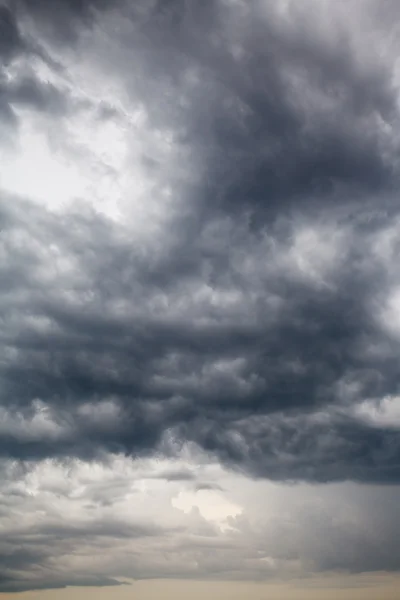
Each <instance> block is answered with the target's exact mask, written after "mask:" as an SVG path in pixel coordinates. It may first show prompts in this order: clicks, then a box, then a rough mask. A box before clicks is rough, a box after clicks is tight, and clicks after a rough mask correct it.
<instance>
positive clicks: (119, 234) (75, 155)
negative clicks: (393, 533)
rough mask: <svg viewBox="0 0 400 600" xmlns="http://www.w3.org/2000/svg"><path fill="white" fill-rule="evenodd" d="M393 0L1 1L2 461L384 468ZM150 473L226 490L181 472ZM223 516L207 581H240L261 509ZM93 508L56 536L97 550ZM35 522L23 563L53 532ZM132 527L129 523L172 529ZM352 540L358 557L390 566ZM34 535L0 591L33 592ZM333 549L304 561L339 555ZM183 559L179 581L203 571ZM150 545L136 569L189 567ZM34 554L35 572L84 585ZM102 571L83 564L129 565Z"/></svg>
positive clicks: (394, 386)
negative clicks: (227, 530) (225, 555)
mask: <svg viewBox="0 0 400 600" xmlns="http://www.w3.org/2000/svg"><path fill="white" fill-rule="evenodd" d="M385 6H386V9H385V11H383V10H378V8H377V7H378V2H375V1H374V0H367V1H366V2H361V1H358V0H352V1H350V2H348V3H347V4H346V7H345V8H344V5H343V6H342V3H339V2H338V3H329V4H328V3H325V2H319V1H317V0H304V1H303V2H294V1H293V2H290V1H289V2H283V1H282V2H272V1H267V0H265V1H261V0H260V1H256V0H254V1H251V2H241V1H240V0H236V1H234V0H231V1H228V0H226V1H222V0H221V1H216V2H208V1H201V2H200V1H197V0H195V1H193V2H184V1H183V0H182V1H177V2H158V1H156V0H154V1H150V0H141V1H140V2H135V3H129V2H122V1H121V2H116V3H115V2H107V1H106V0H97V1H92V2H84V1H78V0H75V1H73V0H70V1H67V0H57V1H55V2H51V3H50V2H46V1H44V0H43V1H39V0H35V1H29V2H28V1H27V0H26V1H23V0H20V1H18V2H15V3H12V4H11V3H6V2H2V3H0V57H1V69H0V128H1V132H2V135H1V143H0V164H1V165H2V167H0V186H1V187H0V281H1V294H0V323H1V326H0V456H1V460H2V464H3V465H8V466H7V469H8V468H11V467H9V465H12V464H14V463H13V461H15V460H17V462H19V461H22V464H23V465H24V468H25V469H27V472H36V471H35V470H36V469H41V468H42V467H41V465H48V464H50V463H51V464H53V463H54V464H55V465H65V464H67V463H68V461H70V463H71V464H84V463H85V461H89V462H90V461H91V462H92V464H101V462H102V461H107V460H114V459H111V458H110V456H114V457H119V458H118V460H125V459H123V458H122V457H124V456H125V457H129V460H131V461H132V462H134V461H137V460H145V459H148V458H157V459H162V460H167V459H168V460H171V461H174V460H181V459H182V456H185V453H187V452H189V450H188V448H189V449H190V452H194V453H195V454H196V453H198V455H199V456H201V457H203V458H202V460H206V459H204V457H208V459H207V460H209V461H210V462H214V461H215V462H217V463H219V464H220V465H222V467H223V468H224V469H228V470H232V472H234V473H236V474H238V473H240V474H241V475H236V476H237V477H239V476H240V477H242V476H244V475H245V476H247V477H251V478H256V479H260V480H263V479H268V480H275V481H281V482H287V481H298V482H299V481H300V482H301V481H302V482H310V483H316V482H343V481H349V480H351V481H353V482H359V483H365V484H386V485H388V486H389V485H391V484H398V482H399V480H400V408H399V404H400V399H399V398H400V396H399V382H400V369H399V350H400V270H399V266H398V250H399V248H400V210H399V208H398V199H397V187H398V162H397V161H398V159H397V157H398V123H399V108H398V106H399V101H398V96H399V95H398V75H397V71H398V70H397V65H396V59H397V56H398V41H397V39H396V35H395V31H394V28H393V27H394V25H393V24H394V23H396V20H397V19H398V17H399V8H398V6H397V3H395V2H387V3H386V4H385ZM196 456H197V454H196ZM115 460H117V459H115ZM127 460H128V459H127ZM49 461H50V462H49ZM81 461H83V463H81ZM222 467H221V468H222ZM4 468H6V467H4ZM13 468H14V467H13ZM15 468H17V467H15ZM18 468H19V467H18ZM46 468H47V467H46ZM49 468H50V467H49ZM60 468H61V467H60ZM63 468H64V467H63ZM163 477H165V479H166V480H167V481H168V482H169V484H170V485H172V486H174V485H181V486H189V487H190V486H194V489H195V490H197V491H196V493H199V494H203V493H208V492H210V493H211V491H213V493H214V492H215V493H216V490H217V491H218V489H219V488H218V486H219V484H218V482H217V481H215V482H213V483H212V484H211V483H210V482H208V481H207V480H197V475H194V474H193V472H192V470H189V471H183V472H182V471H179V470H178V471H174V472H171V473H170V475H167V476H165V474H164V475H163ZM255 485H256V484H255ZM257 485H258V484H257ZM260 485H263V482H262V481H261V482H260ZM174 489H175V488H174ZM221 489H222V488H221ZM387 489H389V488H387ZM221 493H222V491H221ZM382 493H383V492H382ZM21 510H22V509H21ZM46 510H47V509H46ZM107 518H108V517H107ZM235 518H236V525H235V527H237V529H238V530H239V531H240V532H241V533H240V535H241V536H242V538H240V539H241V540H242V541H240V542H238V540H237V539H236V538H235V539H234V541H233V542H232V543H233V545H234V547H235V548H236V550H235V551H232V561H231V566H230V567H229V568H228V567H226V569H225V571H224V569H222V567H221V569H220V573H221V572H225V575H226V576H229V577H234V573H236V572H237V571H238V570H239V571H240V573H241V577H243V573H242V571H241V569H239V568H238V563H240V561H241V559H240V558H238V557H239V555H240V552H242V550H240V552H239V551H238V550H237V549H238V548H240V549H242V548H243V546H242V545H241V544H242V543H244V544H246V543H248V539H249V538H247V537H246V536H247V535H250V534H249V527H250V526H249V524H248V523H247V524H246V523H245V522H244V521H242V522H241V521H240V518H239V517H238V516H237V517H235ZM307 518H308V517H307ZM379 518H381V517H379ZM99 519H100V520H98V521H96V522H94V521H93V523H92V525H93V528H94V529H93V528H92V529H89V530H88V529H85V528H83V529H82V527H83V526H82V527H81V525H82V524H81V525H79V527H78V525H76V524H75V529H74V530H73V532H72V533H71V532H69V534H68V536H67V537H68V539H69V538H70V536H72V537H73V536H76V539H83V538H84V539H85V544H86V542H87V545H85V548H86V550H87V553H88V555H90V552H91V550H90V548H91V541H90V540H92V539H95V540H99V539H100V538H101V539H102V540H103V542H104V540H105V539H106V538H107V536H110V534H109V533H107V532H104V531H99V530H96V527H100V525H96V523H99V522H103V524H104V527H106V526H107V522H108V521H107V519H106V517H105V516H104V515H103V514H102V515H101V518H100V517H99ZM377 519H378V517H377ZM56 520H57V519H56ZM378 520H379V519H378ZM54 523H55V522H54ZM54 523H53V524H52V525H51V527H55V524H54ZM57 523H58V521H57ZM85 523H86V521H85ZM203 525H204V523H203V524H202V525H201V527H203ZM57 526H58V527H59V524H58V525H57ZM196 526H197V525H196ZM43 527H44V529H40V528H39V529H40V531H39V529H38V530H37V532H36V534H35V535H37V540H36V542H35V548H34V550H32V552H34V553H35V556H36V557H37V556H39V555H40V551H39V550H40V548H42V549H43V547H44V546H45V544H48V543H49V540H53V542H54V539H55V537H54V536H56V537H57V536H58V537H59V536H61V535H62V534H63V533H62V531H61V530H60V531H59V532H58V533H57V532H54V531H50V529H49V528H50V525H49V524H44V525H43ZM46 527H47V529H46ZM85 527H87V523H86V525H85ZM110 527H111V526H110ZM141 527H142V528H141ZM143 527H144V526H143V525H140V526H139V525H138V523H134V524H132V529H129V531H128V530H126V531H125V533H127V535H128V534H129V536H131V537H132V539H136V538H138V539H139V538H140V540H143V539H146V540H148V539H150V538H151V539H153V538H154V539H158V537H157V536H163V535H164V534H165V531H166V530H164V529H162V531H161V530H159V529H157V528H156V529H151V527H150V525H149V528H147V529H146V527H147V526H146V527H144V528H143ZM199 527H200V525H199ZM304 527H306V526H304ZM363 527H364V525H363ZM377 527H378V526H377ZM27 528H28V525H27ZM79 528H81V529H79ZM111 528H113V529H112V530H113V532H114V533H115V536H116V537H117V538H118V539H119V542H118V544H119V546H118V548H119V552H120V553H121V556H122V555H123V553H124V551H125V550H124V548H125V546H124V543H125V542H123V541H122V542H121V539H122V540H123V532H122V531H121V530H120V529H119V528H120V525H118V524H116V523H115V522H114V521H113V523H112V527H111ZM342 528H343V529H342V530H341V531H342V532H344V531H345V526H344V525H342ZM78 530H79V531H82V533H81V534H79V535H78V533H77V532H78ZM13 531H14V530H13ZM110 531H111V529H110ZM174 531H175V532H176V530H175V529H174ZM385 531H386V530H385ZM118 532H119V533H118ZM168 532H169V533H170V530H168ZM114 533H113V535H114ZM169 533H168V535H169ZM253 534H254V531H253V533H252V535H253ZM10 535H11V534H10ZM12 535H13V536H14V535H15V532H14V533H13V534H12ZM25 535H28V534H27V533H26V532H25V533H23V534H22V533H21V536H22V537H23V539H24V540H25V542H24V543H25V544H26V543H27V542H26V539H27V538H25V537H24V536H25ZM165 535H166V534H165ZM174 535H175V534H174ZM199 535H200V536H201V535H203V534H199ZM213 535H214V534H213ZM232 535H233V534H232ZM238 535H239V534H238ZM302 535H303V534H302ZM329 535H333V533H332V532H331V531H330V533H329ZM343 535H344V533H343ZM349 535H350V534H349ZM354 535H355V538H357V540H359V539H360V538H359V533H357V535H356V534H354ZM363 535H364V534H363ZM365 535H367V534H365ZM365 535H364V538H362V539H364V541H365V539H366V538H365ZM80 536H82V537H80ZM118 536H119V537H118ZM135 536H136V537H135ZM361 537H362V536H361ZM367 537H368V536H367ZM300 538H301V540H303V538H302V537H301V536H300V537H299V538H298V539H299V540H300ZM10 539H11V538H10ZM13 539H14V537H13ZM21 539H22V538H21ZM41 539H42V541H43V544H42V545H41V542H40V540H41ZM57 539H58V538H57ZM74 539H75V538H74ZM107 539H108V538H107ZM113 539H114V538H113ZM218 539H219V538H218ZM251 539H253V540H254V537H253V538H251ZM274 539H275V538H274ZM341 539H342V538H341ZM38 540H39V541H38ZM243 540H244V541H243ZM368 540H369V538H368ZM198 541H199V540H197V542H198ZM203 541H204V540H203ZM303 541H304V540H303ZM314 541H315V540H314ZM53 542H52V543H53ZM103 542H102V543H103ZM120 542H121V543H120ZM197 542H196V543H197ZM13 543H14V542H13ZM54 543H55V542H54ZM140 543H142V542H140ZM143 543H144V542H143ZM146 543H147V542H146ZM156 543H157V544H158V542H156ZM219 543H222V542H220V541H218V544H219ZM299 543H300V542H299ZM313 543H314V542H313ZM368 543H371V544H372V542H369V541H368ZM144 544H145V543H144ZM179 544H182V548H183V547H184V546H185V544H189V542H188V541H185V542H184V540H183V539H181V538H180V542H179ZM179 544H178V545H177V546H176V548H177V547H178V546H179ZM235 544H239V546H235ZM315 544H316V545H314V546H312V551H311V550H310V554H309V556H307V560H311V562H312V561H314V563H315V564H316V562H315V561H317V559H316V556H317V555H318V552H317V551H316V550H315V548H317V545H318V544H317V543H316V542H315ZM338 544H339V546H340V543H339V542H338ZM349 544H350V547H353V548H354V549H355V550H354V552H355V555H357V556H360V560H359V563H360V564H358V565H356V564H355V563H356V562H357V561H355V563H354V565H353V567H350V570H351V569H352V568H353V570H354V571H357V570H359V571H360V570H361V571H362V570H363V569H364V570H374V569H376V570H379V569H383V570H384V569H385V568H387V569H388V570H397V569H398V564H397V563H396V561H395V560H393V561H392V562H391V560H389V558H388V554H384V555H379V553H376V552H377V551H376V550H375V549H373V550H371V552H370V554H368V552H367V551H366V554H365V556H364V555H362V553H361V550H360V548H361V547H360V546H359V545H358V541H357V544H356V542H354V546H352V544H353V541H352V540H350V541H349ZM146 547H147V546H146ZM179 548H181V546H179ZM374 548H375V547H374ZM69 550H70V548H63V552H65V553H66V552H68V551H69ZM86 550H85V552H86ZM163 551H165V552H168V550H166V549H164V550H163ZM182 551H183V550H182ZM220 551H221V553H222V552H225V549H224V547H223V546H222V547H221V549H220ZM21 552H22V551H21ZM24 552H25V551H24ZM29 552H30V550H29V544H28V546H27V550H26V552H25V554H23V555H21V554H19V551H18V550H16V549H15V547H14V545H13V544H11V542H10V546H9V547H7V548H5V549H4V551H3V549H2V547H1V546H0V563H1V564H4V565H6V563H7V565H8V564H9V566H7V565H6V567H7V569H8V570H7V569H6V570H5V571H4V573H5V574H4V576H3V575H2V574H1V571H0V590H2V591H14V590H18V589H19V590H21V589H23V586H22V584H21V572H22V571H23V569H24V568H25V566H26V565H27V564H31V557H30V554H29ZM38 552H39V554H38ZM176 552H177V555H176V556H177V557H178V559H179V556H180V554H179V552H181V550H179V551H178V550H176ZM235 552H237V553H236V554H235ZM282 552H283V551H282ZM288 552H289V551H288ZM291 552H292V554H291V555H290V552H289V553H288V555H287V556H286V555H285V556H283V555H284V552H283V554H282V557H276V556H275V558H274V560H275V561H278V562H279V561H280V560H284V561H286V563H287V562H288V561H289V562H290V564H292V563H293V564H295V563H296V561H297V560H299V559H298V557H297V555H296V551H295V550H294V549H292V550H291ZM374 552H375V554H374ZM328 554H329V553H325V554H324V557H325V558H326V560H325V558H324V559H322V558H321V564H320V565H317V566H316V567H315V568H316V569H317V570H318V569H319V570H324V569H326V570H329V569H335V568H338V569H341V568H344V566H343V564H342V563H341V562H340V560H339V558H338V556H339V555H338V554H337V553H334V556H333V555H332V556H328ZM367 554H368V556H367ZM394 554H396V552H394ZM289 555H290V556H289ZM196 556H197V555H196ZM196 556H194V557H193V563H192V564H191V566H190V567H188V570H187V571H186V573H188V574H189V576H193V573H194V574H195V575H196V574H197V575H200V576H201V577H203V576H205V575H204V573H206V574H208V576H211V575H210V574H211V573H212V565H211V564H208V563H207V564H206V562H207V561H206V559H205V558H204V556H203V555H201V556H200V558H198V557H197V558H196ZM240 556H241V555H240ZM346 556H347V555H346ZM371 556H372V558H371ZM268 557H269V558H268ZM310 557H311V558H310ZM270 558H271V557H270V556H269V555H268V554H266V555H265V556H263V559H265V560H264V563H263V564H264V565H267V566H266V567H265V568H266V569H267V571H268V569H272V571H273V569H275V566H276V565H275V566H274V567H273V568H272V566H271V565H272V564H273V563H272V562H268V560H269V559H270ZM347 558H348V561H349V562H351V561H350V558H349V556H347ZM178 559H177V560H178ZM253 559H254V560H255V558H254V557H249V558H248V569H249V570H248V573H255V575H254V577H255V578H258V577H259V574H258V571H257V569H256V568H255V567H254V568H255V571H253V566H254V565H253V563H252V561H253ZM35 560H36V559H35ZM48 560H49V557H48V556H47V555H46V556H44V555H43V561H44V563H46V564H50V563H48ZM155 560H156V559H154V558H152V559H151V560H150V559H149V563H148V564H147V565H146V564H145V563H143V565H141V568H142V569H143V570H144V571H145V572H148V573H149V574H150V575H151V576H157V572H161V573H162V574H163V575H165V576H169V575H171V574H172V575H171V576H177V575H179V576H185V575H184V573H183V572H179V573H178V571H177V570H176V568H175V566H174V565H172V566H171V565H170V567H168V566H166V565H161V563H159V564H158V563H157V564H158V566H157V565H156V566H155V567H154V564H156V563H155V562H154V561H155ZM157 560H158V559H157ZM257 560H258V559H257ZM271 560H272V559H271ZM324 560H325V562H324ZM7 561H8V562H7ZM196 561H197V563H196ZM199 561H200V562H199ZM202 561H203V562H202ZM204 561H205V562H204ZM291 561H292V562H291ZM335 561H336V563H335ZM300 562H301V561H300ZM317 562H318V561H317ZM139 563H140V561H139ZM322 563H323V564H322ZM37 564H38V565H39V564H40V560H39V559H37ZM150 564H151V565H153V567H151V566H149V565H150ZM195 564H200V565H203V566H201V567H199V568H198V569H197V570H196V568H197V567H196V568H195V567H194V566H193V565H195ZM257 564H258V563H257ZM274 564H275V563H274ZM279 564H280V563H279ZM296 564H297V563H296ZM18 565H22V567H21V569H22V571H20V570H19V569H20V567H19V566H18ZM24 565H25V566H24ZM368 565H369V566H368ZM292 566H293V565H292ZM72 568H73V566H71V569H72ZM257 568H258V567H257ZM279 568H281V567H279ZM35 569H36V567H35ZM37 569H38V570H37V571H36V570H35V571H34V572H32V573H33V575H32V577H33V580H32V581H37V585H38V586H39V587H40V586H42V587H54V586H59V587H62V586H63V585H68V584H69V583H70V582H71V581H72V579H73V578H72V579H71V576H70V572H71V571H68V570H67V571H66V572H65V573H64V574H62V575H60V577H59V578H58V579H57V581H56V579H54V580H53V579H52V580H51V581H50V579H48V578H47V575H46V576H44V575H40V574H39V573H41V571H40V567H39V566H38V567H37ZM146 569H148V571H146ZM157 569H158V571H157ZM199 569H200V570H199ZM14 571H15V572H14ZM89 571H90V570H89ZM89 571H88V572H89ZM90 572H92V573H93V577H92V576H90V577H86V579H85V576H84V575H83V574H82V575H81V574H79V575H76V578H75V579H76V582H78V584H79V585H83V584H85V585H96V586H97V585H111V584H114V583H115V584H116V583H119V579H118V578H120V577H130V576H131V575H132V573H131V571H129V569H128V568H126V569H122V570H121V572H117V571H112V573H115V575H114V574H113V575H112V576H110V577H103V576H102V574H103V573H104V571H103V570H102V568H101V567H99V565H97V566H96V568H93V571H90ZM107 572H111V571H107ZM138 572H139V570H138ZM268 572H269V571H268ZM13 573H14V575H13ZM64 576H65V577H66V579H64ZM135 576H139V575H138V574H137V573H136V575H135ZM218 576H221V575H220V574H219V575H218ZM2 577H3V579H2ZM221 577H222V576H221ZM35 578H36V579H35ZM116 578H117V579H116ZM74 581H75V580H74ZM43 582H45V583H43ZM32 585H36V584H32ZM29 586H30V587H32V586H31V584H29ZM29 586H28V587H29Z"/></svg>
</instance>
